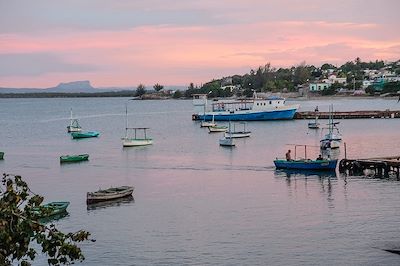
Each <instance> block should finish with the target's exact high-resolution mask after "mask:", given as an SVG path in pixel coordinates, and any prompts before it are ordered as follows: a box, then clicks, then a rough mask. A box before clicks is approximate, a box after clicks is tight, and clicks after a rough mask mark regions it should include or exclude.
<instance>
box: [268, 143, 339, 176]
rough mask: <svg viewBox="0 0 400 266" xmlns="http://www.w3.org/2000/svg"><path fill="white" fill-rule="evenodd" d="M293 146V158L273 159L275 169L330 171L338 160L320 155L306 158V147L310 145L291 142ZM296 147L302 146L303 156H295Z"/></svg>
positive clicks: (334, 167)
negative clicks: (315, 157) (313, 158)
mask: <svg viewBox="0 0 400 266" xmlns="http://www.w3.org/2000/svg"><path fill="white" fill-rule="evenodd" d="M292 145H293V146H294V154H295V155H294V159H293V160H292V159H279V158H276V159H275V160H274V164H275V167H276V168H277V169H297V170H318V171H332V170H335V169H336V165H337V162H338V160H337V159H334V160H331V159H330V158H322V157H321V155H320V156H319V157H318V158H317V159H316V160H311V159H308V158H307V147H309V146H310V145H303V144H301V145H299V144H292ZM297 147H304V158H297Z"/></svg>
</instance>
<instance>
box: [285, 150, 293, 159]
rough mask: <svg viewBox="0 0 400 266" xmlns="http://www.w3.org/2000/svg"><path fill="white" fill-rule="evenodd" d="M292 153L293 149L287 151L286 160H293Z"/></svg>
mask: <svg viewBox="0 0 400 266" xmlns="http://www.w3.org/2000/svg"><path fill="white" fill-rule="evenodd" d="M290 153H291V151H290V150H288V151H287V153H286V154H285V156H286V161H291V160H292V156H291V154H290Z"/></svg>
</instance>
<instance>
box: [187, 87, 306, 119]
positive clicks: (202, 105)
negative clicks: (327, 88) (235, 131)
mask: <svg viewBox="0 0 400 266" xmlns="http://www.w3.org/2000/svg"><path fill="white" fill-rule="evenodd" d="M193 105H194V108H195V114H194V115H193V116H192V117H193V119H195V120H204V121H211V120H212V118H213V116H214V119H215V121H261V120H284V119H293V116H294V114H295V113H296V111H297V109H298V108H299V105H298V104H294V105H286V100H285V99H284V98H281V97H276V96H271V97H267V98H258V97H257V95H256V94H255V93H254V97H253V98H252V99H236V100H218V101H215V102H212V103H211V105H210V106H208V105H207V94H194V95H193ZM203 110H209V111H203Z"/></svg>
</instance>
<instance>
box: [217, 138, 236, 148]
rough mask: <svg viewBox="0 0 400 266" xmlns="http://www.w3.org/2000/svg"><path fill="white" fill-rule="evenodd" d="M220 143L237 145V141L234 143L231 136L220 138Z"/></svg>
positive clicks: (230, 145) (229, 145)
mask: <svg viewBox="0 0 400 266" xmlns="http://www.w3.org/2000/svg"><path fill="white" fill-rule="evenodd" d="M219 145H220V146H228V147H232V146H235V143H233V139H231V138H223V139H220V140H219Z"/></svg>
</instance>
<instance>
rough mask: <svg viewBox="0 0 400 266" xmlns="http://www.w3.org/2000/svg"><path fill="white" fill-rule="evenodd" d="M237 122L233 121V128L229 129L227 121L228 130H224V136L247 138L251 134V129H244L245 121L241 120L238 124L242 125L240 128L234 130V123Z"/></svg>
mask: <svg viewBox="0 0 400 266" xmlns="http://www.w3.org/2000/svg"><path fill="white" fill-rule="evenodd" d="M237 124H238V123H233V130H231V127H230V123H229V130H228V131H227V132H225V138H248V137H250V135H251V131H248V130H246V122H241V123H239V124H241V125H243V129H242V130H236V125H237Z"/></svg>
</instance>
